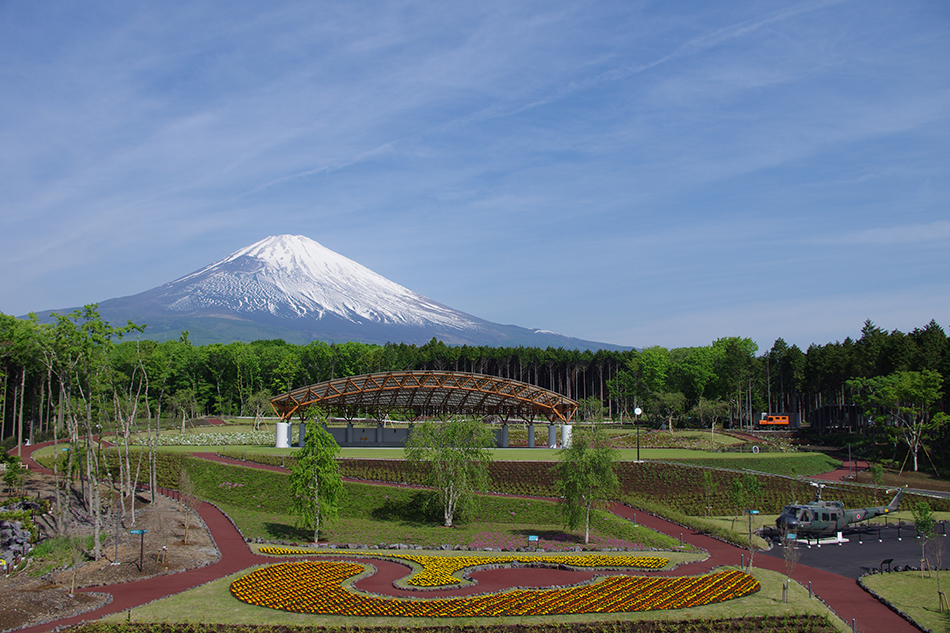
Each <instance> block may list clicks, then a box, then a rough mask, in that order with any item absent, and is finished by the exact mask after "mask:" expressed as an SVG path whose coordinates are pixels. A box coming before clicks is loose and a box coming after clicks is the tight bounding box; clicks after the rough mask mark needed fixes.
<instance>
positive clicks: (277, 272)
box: [40, 235, 623, 349]
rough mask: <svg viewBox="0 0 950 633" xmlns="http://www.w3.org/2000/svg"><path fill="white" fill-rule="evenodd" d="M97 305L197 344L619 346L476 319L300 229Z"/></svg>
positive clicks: (109, 317)
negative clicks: (277, 341)
mask: <svg viewBox="0 0 950 633" xmlns="http://www.w3.org/2000/svg"><path fill="white" fill-rule="evenodd" d="M56 312H58V313H64V312H68V310H57V311H56ZM99 312H100V314H101V315H102V318H103V319H104V320H106V321H109V322H110V323H113V324H117V325H121V324H124V323H125V322H126V321H130V320H131V321H132V322H134V323H138V324H146V325H147V327H146V329H145V334H144V337H145V338H148V339H153V340H166V339H169V338H175V339H177V338H178V337H179V335H180V333H181V332H182V331H184V330H188V332H189V337H190V340H191V341H192V342H194V343H197V344H208V343H229V342H231V341H253V340H260V339H275V338H281V339H284V340H285V341H288V342H292V343H306V342H309V341H311V340H323V341H326V342H344V341H358V342H364V343H377V344H384V343H387V342H392V343H413V344H418V345H421V344H424V343H426V342H428V341H430V340H431V339H432V338H433V337H435V338H437V339H439V340H441V341H442V342H444V343H446V344H449V345H488V346H494V347H517V346H522V345H523V346H526V347H549V346H550V347H564V348H567V349H623V348H621V347H620V346H617V345H610V344H606V343H595V342H592V341H584V340H581V339H576V338H572V337H569V336H563V335H561V334H557V333H555V332H550V331H546V330H532V329H528V328H523V327H518V326H514V325H500V324H497V323H491V322H489V321H485V320H484V319H480V318H478V317H475V316H472V315H470V314H466V313H464V312H460V311H458V310H455V309H453V308H450V307H448V306H445V305H443V304H441V303H438V302H436V301H433V300H432V299H429V298H428V297H425V296H423V295H421V294H419V293H416V292H413V291H411V290H409V289H408V288H404V287H403V286H400V285H399V284H397V283H395V282H393V281H390V280H389V279H386V278H385V277H383V276H382V275H379V274H377V273H375V272H373V271H372V270H370V269H368V268H366V267H365V266H363V265H361V264H359V263H357V262H355V261H353V260H351V259H348V258H346V257H344V256H342V255H340V254H339V253H335V252H334V251H332V250H330V249H328V248H326V247H324V246H322V245H321V244H319V243H317V242H315V241H313V240H311V239H310V238H307V237H303V236H299V235H279V236H276V237H268V238H265V239H263V240H261V241H259V242H257V243H255V244H252V245H250V246H248V247H246V248H242V249H240V250H238V251H235V252H234V253H231V254H230V255H228V256H227V257H225V258H224V259H222V260H220V261H217V262H215V263H213V264H211V265H209V266H206V267H204V268H202V269H201V270H198V271H196V272H193V273H191V274H190V275H186V276H184V277H182V278H180V279H177V280H175V281H172V282H170V283H167V284H165V285H162V286H159V287H157V288H153V289H152V290H147V291H145V292H142V293H140V294H137V295H132V296H128V297H122V298H118V299H109V300H107V301H102V302H100V303H99ZM40 317H41V319H43V320H47V319H48V318H49V312H46V313H43V314H41V315H40Z"/></svg>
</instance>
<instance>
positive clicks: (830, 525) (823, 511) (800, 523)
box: [775, 483, 904, 536]
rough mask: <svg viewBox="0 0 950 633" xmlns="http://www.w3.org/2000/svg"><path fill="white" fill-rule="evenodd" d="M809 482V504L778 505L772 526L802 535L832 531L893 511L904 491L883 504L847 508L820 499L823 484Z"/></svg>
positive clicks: (898, 504) (831, 532)
mask: <svg viewBox="0 0 950 633" xmlns="http://www.w3.org/2000/svg"><path fill="white" fill-rule="evenodd" d="M812 485H813V486H815V488H816V489H817V491H816V493H815V500H814V501H813V502H811V503H805V504H800V505H799V504H795V505H788V506H785V507H784V508H782V514H780V515H779V517H778V518H777V519H775V526H776V527H777V528H778V529H779V530H781V531H783V532H787V533H789V534H792V533H794V534H798V535H802V536H805V535H807V536H819V535H822V534H836V533H838V532H840V531H841V530H843V529H844V528H845V527H846V526H847V525H850V524H851V523H857V522H858V521H865V520H867V519H872V518H874V517H877V516H882V515H884V514H890V513H891V512H896V511H897V508H898V506H900V503H901V498H902V497H903V496H904V491H903V490H898V491H897V494H896V495H895V496H894V498H893V499H892V500H891V502H890V503H889V504H888V505H886V506H880V507H877V508H855V509H853V510H848V509H846V508H845V507H844V504H843V503H841V502H840V501H822V500H821V489H822V488H824V486H825V484H818V483H813V484H812Z"/></svg>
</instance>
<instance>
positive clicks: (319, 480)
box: [290, 416, 343, 543]
mask: <svg viewBox="0 0 950 633" xmlns="http://www.w3.org/2000/svg"><path fill="white" fill-rule="evenodd" d="M322 421H323V420H321V419H320V418H319V416H318V418H317V419H314V420H310V421H309V422H308V423H307V434H306V436H305V438H304V446H303V448H301V449H300V451H299V452H298V453H297V454H296V455H295V456H294V457H295V458H296V460H297V461H296V463H295V464H294V467H293V469H292V470H291V471H290V492H291V495H292V496H293V504H292V505H291V512H292V514H293V515H294V516H295V517H296V522H297V523H296V524H297V527H304V528H310V527H312V528H313V542H314V543H316V542H318V540H319V537H320V523H321V521H330V520H332V519H333V518H335V517H336V515H337V510H338V508H339V502H340V497H341V495H342V494H343V480H342V478H341V477H340V469H339V466H338V465H337V463H336V456H337V455H338V454H339V452H340V446H339V445H338V444H337V443H336V441H335V440H334V439H333V437H332V436H331V435H330V434H329V433H328V432H327V431H326V430H325V429H323V428H322V426H321V424H320V423H321V422H322Z"/></svg>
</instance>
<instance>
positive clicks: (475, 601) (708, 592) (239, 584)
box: [231, 561, 759, 618]
mask: <svg viewBox="0 0 950 633" xmlns="http://www.w3.org/2000/svg"><path fill="white" fill-rule="evenodd" d="M362 572H363V567H362V566H361V565H357V564H356V563H347V562H336V561H301V562H295V563H281V564H278V565H271V566H269V567H265V568H263V569H259V570H257V571H254V572H251V573H250V574H248V575H246V576H244V577H242V578H239V579H238V580H236V581H234V582H233V583H232V584H231V593H232V594H233V595H234V596H235V597H236V598H237V599H238V600H241V601H242V602H246V603H248V604H253V605H258V606H262V607H268V608H271V609H282V610H284V611H292V612H295V613H313V614H320V615H347V616H364V617H380V616H382V617H433V618H434V617H443V618H444V617H449V618H451V617H496V616H524V615H564V614H581V613H617V612H623V611H653V610H660V609H686V608H690V607H697V606H702V605H705V604H712V603H715V602H722V601H725V600H732V599H734V598H739V597H742V596H745V595H748V594H750V593H754V592H756V591H758V590H759V583H758V581H757V580H756V579H755V578H754V577H752V576H750V575H749V574H746V573H743V572H739V571H723V572H717V573H714V574H709V575H707V576H695V577H680V578H645V577H634V576H609V577H606V578H603V579H601V580H600V581H598V582H595V583H592V584H589V585H583V586H579V587H568V588H563V589H539V590H525V589H515V590H512V591H507V592H504V593H497V594H492V595H487V596H466V597H455V598H441V599H429V600H425V599H411V600H410V599H405V598H384V597H379V596H371V595H367V594H362V593H357V592H355V591H352V590H349V589H346V588H344V587H343V586H342V585H341V583H342V582H343V581H344V580H346V579H347V578H350V577H352V576H355V575H357V574H360V573H362Z"/></svg>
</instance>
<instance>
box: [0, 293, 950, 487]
mask: <svg viewBox="0 0 950 633" xmlns="http://www.w3.org/2000/svg"><path fill="white" fill-rule="evenodd" d="M144 329H145V328H144V327H143V326H139V325H136V324H133V323H128V324H125V325H121V326H120V325H116V324H110V323H106V322H103V320H102V319H101V317H100V315H99V313H98V310H97V307H96V306H95V305H90V306H86V307H85V308H83V309H82V310H77V311H75V312H73V313H71V314H68V315H58V316H56V317H55V320H54V321H53V322H52V323H47V324H43V323H39V322H38V321H37V320H36V319H26V320H24V319H17V318H15V317H12V316H8V315H3V314H0V399H2V400H0V415H2V421H3V428H2V434H3V437H4V438H7V439H6V441H5V444H6V447H7V448H9V446H12V445H14V444H16V443H18V442H22V441H26V440H30V441H32V442H38V441H43V440H46V439H52V438H53V437H54V435H56V436H58V437H63V436H64V435H66V434H67V433H68V434H69V435H70V436H72V437H78V436H80V435H84V434H86V433H91V434H95V433H97V432H98V430H101V429H107V430H108V431H109V432H119V433H122V430H123V428H124V429H126V431H131V429H132V427H133V426H135V425H139V426H142V422H141V421H142V420H147V421H148V424H151V421H152V420H153V419H154V420H161V421H162V428H168V424H169V423H170V421H172V420H178V421H179V422H180V421H181V420H188V419H194V418H198V417H202V416H214V417H233V416H248V417H260V416H262V415H269V414H271V411H270V407H269V398H270V397H271V396H272V395H276V394H279V393H283V392H286V391H289V390H291V389H294V388H297V387H302V386H305V385H309V384H313V383H317V382H321V381H325V380H330V379H333V378H340V377H345V376H351V375H359V374H365V373H371V372H383V371H402V370H411V369H415V370H419V369H428V370H443V371H445V370H448V371H465V372H475V373H481V374H489V375H495V376H500V377H504V378H507V379H511V380H518V381H522V382H527V383H531V384H534V385H537V386H540V387H544V388H547V389H551V390H553V391H557V392H559V393H561V394H563V395H566V396H567V397H569V398H573V399H575V400H577V401H578V402H579V403H580V409H579V416H580V417H581V418H582V419H584V420H613V421H620V422H630V421H631V418H632V416H633V411H634V410H635V409H636V408H640V409H641V410H642V412H643V413H642V415H641V416H640V418H639V421H640V422H643V423H646V424H651V425H653V426H656V427H659V426H664V427H665V428H667V429H670V430H673V429H677V428H688V427H698V428H708V427H709V426H710V425H715V426H716V427H717V428H733V429H737V428H748V427H750V426H751V424H750V423H751V422H752V421H755V420H758V419H759V418H760V416H761V415H762V414H763V413H769V414H779V413H780V414H792V415H796V414H797V415H800V417H801V420H802V423H803V424H805V425H808V423H809V418H810V416H812V415H813V412H814V411H816V410H818V409H819V408H821V407H825V406H826V405H856V406H857V407H859V408H860V410H861V412H862V414H864V415H866V416H868V418H869V419H870V423H868V424H866V425H865V426H863V427H862V428H860V429H859V432H860V433H861V434H862V435H863V436H864V441H865V443H866V446H867V447H868V450H873V451H876V453H875V455H876V456H882V457H886V458H888V459H890V460H892V461H894V462H895V463H897V462H901V461H902V460H905V458H906V457H908V456H911V457H912V458H913V460H912V461H913V463H912V462H911V461H910V460H908V461H907V462H906V463H907V465H908V469H910V468H914V469H916V468H917V465H918V464H917V457H918V453H919V455H920V460H921V461H920V468H921V469H923V468H924V467H926V468H927V469H931V467H932V468H933V469H936V470H938V471H940V472H944V471H947V472H950V431H948V425H946V424H945V422H946V421H947V420H948V417H947V413H948V412H950V399H948V395H947V394H948V393H950V390H948V388H947V387H948V385H947V381H948V379H950V341H948V337H947V334H946V333H945V332H944V330H943V329H942V328H941V326H940V325H938V324H937V323H936V322H935V321H931V322H930V323H928V324H925V325H923V326H922V327H919V328H917V329H914V330H913V331H912V332H907V333H904V332H900V331H898V330H894V331H891V332H888V331H886V330H882V329H881V328H879V327H877V326H875V325H874V324H873V323H872V322H871V321H866V322H865V323H864V325H863V327H862V328H861V331H860V336H859V337H858V338H856V339H851V338H846V339H845V340H844V341H836V342H833V343H826V344H812V345H810V346H809V347H808V349H806V350H802V349H799V348H798V347H797V346H795V345H788V344H786V342H785V341H784V340H782V339H781V338H779V339H777V340H776V341H775V342H774V343H773V345H772V347H771V349H768V350H759V349H758V346H757V345H756V344H755V343H754V342H753V341H752V340H751V339H748V338H740V337H729V338H721V339H718V340H716V341H712V342H711V343H710V344H709V345H707V346H703V347H686V348H675V349H666V348H663V347H649V348H645V349H640V350H626V351H607V350H600V351H588V350H585V351H579V350H571V349H561V348H558V349H552V348H547V349H539V348H528V347H511V348H509V347H474V346H449V345H446V344H444V343H443V342H441V341H438V340H436V339H433V340H432V341H430V342H429V343H427V344H425V345H421V346H417V345H410V344H404V343H389V344H386V345H374V344H364V343H356V342H347V343H340V344H327V343H324V342H320V341H313V342H311V343H308V344H306V345H295V344H290V343H286V342H284V341H282V340H265V341H255V342H251V343H243V342H233V343H229V344H210V345H202V346H198V345H193V344H192V343H190V342H189V340H188V333H187V332H182V334H181V337H180V338H179V339H178V340H173V341H166V342H155V341H151V340H142V339H141V338H140V336H139V334H140V333H141V332H143V331H144ZM166 421H168V422H166ZM846 441H856V442H857V443H859V444H860V442H861V441H862V440H861V438H852V439H848V440H846ZM924 455H926V456H927V457H926V458H925V457H924ZM928 458H929V459H928Z"/></svg>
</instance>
